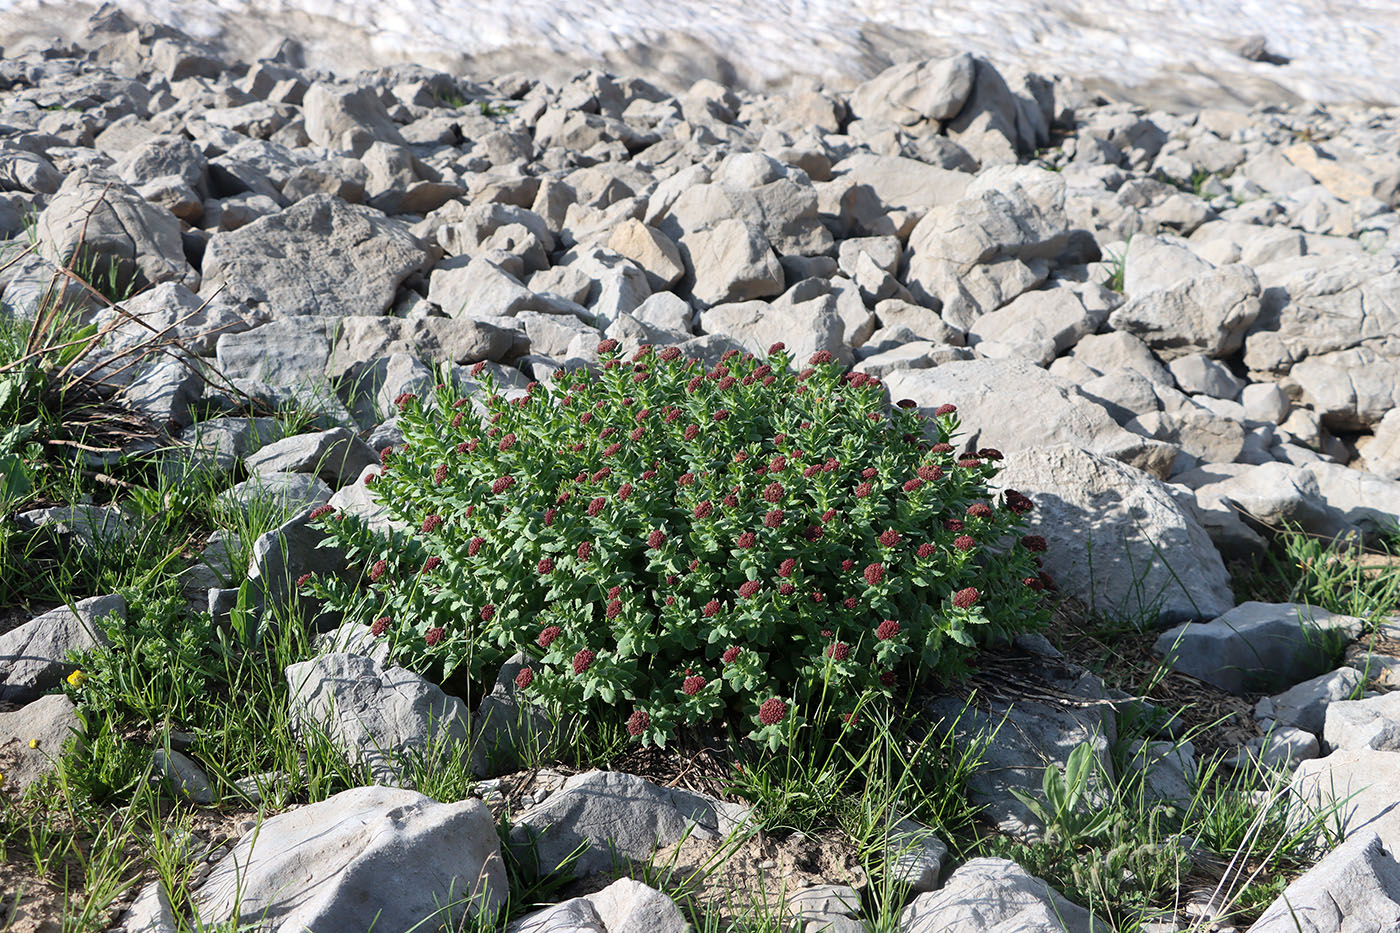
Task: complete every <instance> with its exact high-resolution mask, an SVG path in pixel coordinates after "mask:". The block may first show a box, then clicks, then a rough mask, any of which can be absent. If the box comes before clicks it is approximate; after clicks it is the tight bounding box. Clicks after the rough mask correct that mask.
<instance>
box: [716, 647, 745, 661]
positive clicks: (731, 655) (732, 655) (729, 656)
mask: <svg viewBox="0 0 1400 933" xmlns="http://www.w3.org/2000/svg"><path fill="white" fill-rule="evenodd" d="M743 651H744V649H743V648H740V647H739V646H738V645H730V646H729V647H728V648H725V649H724V654H722V655H720V656H719V659H720V660H721V661H723V662H724V663H725V664H733V663H734V662H735V661H737V660H739V655H740V654H742V653H743Z"/></svg>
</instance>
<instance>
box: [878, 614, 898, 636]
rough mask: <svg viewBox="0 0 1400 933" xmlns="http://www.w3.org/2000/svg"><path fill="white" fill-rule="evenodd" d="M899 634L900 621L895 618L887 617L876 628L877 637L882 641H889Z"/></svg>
mask: <svg viewBox="0 0 1400 933" xmlns="http://www.w3.org/2000/svg"><path fill="white" fill-rule="evenodd" d="M898 634H899V623H898V622H896V621H895V620H894V619H886V620H885V621H883V622H881V623H880V624H879V626H878V627H877V628H876V629H875V637H876V638H878V639H880V641H889V640H890V639H891V638H893V637H895V636H896V635H898Z"/></svg>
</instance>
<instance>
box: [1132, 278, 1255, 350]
mask: <svg viewBox="0 0 1400 933" xmlns="http://www.w3.org/2000/svg"><path fill="white" fill-rule="evenodd" d="M1258 316H1259V280H1258V279H1257V278H1256V277H1255V275H1254V273H1253V271H1251V270H1250V269H1248V268H1246V267H1244V266H1224V267H1222V268H1219V269H1212V270H1210V271H1209V272H1205V273H1202V274H1200V275H1197V276H1195V277H1193V278H1191V279H1188V280H1186V281H1184V282H1180V283H1178V284H1176V285H1172V286H1169V287H1167V288H1160V289H1157V290H1155V291H1151V292H1147V293H1146V294H1144V295H1142V296H1141V297H1137V298H1133V299H1130V300H1129V301H1128V303H1127V304H1125V305H1123V306H1122V307H1121V308H1119V309H1118V310H1116V311H1114V312H1113V313H1112V314H1111V315H1109V318H1108V323H1109V326H1110V327H1112V328H1113V329H1114V330H1119V331H1126V332H1127V333H1130V334H1133V335H1134V336H1136V337H1140V338H1142V339H1143V340H1144V341H1145V342H1146V343H1147V345H1148V346H1149V347H1151V348H1152V349H1153V350H1155V351H1156V352H1157V355H1158V356H1160V357H1162V358H1163V359H1166V360H1172V359H1175V358H1176V357H1178V356H1187V355H1189V354H1192V353H1204V354H1205V355H1206V356H1209V357H1213V358H1217V359H1218V358H1221V357H1226V356H1229V355H1230V354H1232V353H1234V352H1235V351H1237V350H1238V349H1239V348H1240V346H1241V344H1242V343H1243V342H1244V336H1245V332H1246V331H1247V330H1248V329H1249V326H1250V325H1251V324H1253V323H1254V320H1255V318H1257V317H1258Z"/></svg>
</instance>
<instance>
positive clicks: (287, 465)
mask: <svg viewBox="0 0 1400 933" xmlns="http://www.w3.org/2000/svg"><path fill="white" fill-rule="evenodd" d="M378 462H379V455H378V454H376V453H375V452H374V451H373V450H370V448H369V445H368V444H366V443H365V442H364V441H362V440H360V438H358V437H356V436H355V435H354V434H353V433H352V432H351V431H349V430H348V429H346V428H332V429H330V430H329V431H312V432H310V433H307V434H294V435H292V436H291V437H284V438H282V439H281V440H279V441H273V442H272V443H271V444H267V445H265V446H263V447H261V448H260V449H259V450H258V451H257V453H254V454H249V455H248V456H247V457H245V458H244V459H243V465H244V467H246V468H247V470H248V472H249V473H258V474H262V473H310V474H312V475H314V476H318V477H320V478H321V479H322V480H324V481H325V482H326V483H327V485H329V486H330V487H331V488H332V489H339V488H340V487H341V486H344V485H345V484H346V483H349V482H351V481H352V480H354V479H356V478H357V477H358V476H359V475H360V473H361V472H362V471H363V470H364V468H365V467H367V466H369V465H371V464H373V463H378Z"/></svg>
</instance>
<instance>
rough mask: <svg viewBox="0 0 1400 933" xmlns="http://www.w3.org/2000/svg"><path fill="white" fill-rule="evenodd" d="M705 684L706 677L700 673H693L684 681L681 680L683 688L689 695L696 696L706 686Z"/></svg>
mask: <svg viewBox="0 0 1400 933" xmlns="http://www.w3.org/2000/svg"><path fill="white" fill-rule="evenodd" d="M704 686H705V678H703V677H701V676H700V675H699V674H692V675H691V676H689V677H687V678H686V679H685V680H684V681H682V682H681V690H682V691H683V692H684V693H685V695H686V696H688V697H693V696H695V694H697V693H699V692H700V691H701V690H702V689H703V688H704Z"/></svg>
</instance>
